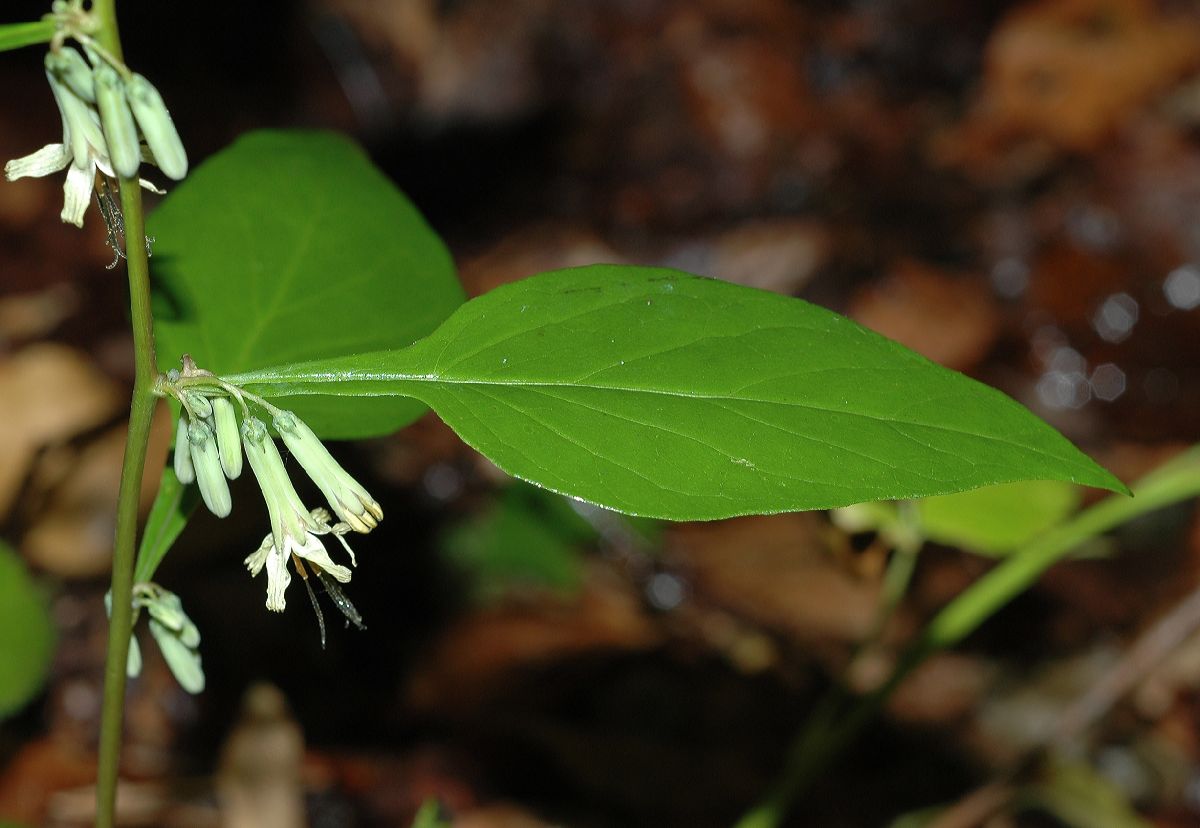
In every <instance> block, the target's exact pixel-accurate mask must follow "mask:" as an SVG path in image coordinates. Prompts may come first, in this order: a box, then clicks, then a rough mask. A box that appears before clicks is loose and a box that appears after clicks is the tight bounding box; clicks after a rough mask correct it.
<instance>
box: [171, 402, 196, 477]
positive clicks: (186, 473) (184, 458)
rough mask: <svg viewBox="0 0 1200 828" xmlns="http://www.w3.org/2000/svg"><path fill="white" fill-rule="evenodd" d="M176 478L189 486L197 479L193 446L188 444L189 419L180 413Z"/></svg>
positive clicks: (176, 437) (176, 439)
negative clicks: (193, 461) (193, 462)
mask: <svg viewBox="0 0 1200 828" xmlns="http://www.w3.org/2000/svg"><path fill="white" fill-rule="evenodd" d="M175 476H176V477H177V478H179V482H180V483H183V484H184V485H187V484H188V483H191V482H193V481H194V480H195V479H196V467H195V466H193V465H192V450H191V444H190V443H189V442H188V418H187V415H186V414H184V413H183V412H182V411H181V412H179V425H178V427H177V428H176V429H175Z"/></svg>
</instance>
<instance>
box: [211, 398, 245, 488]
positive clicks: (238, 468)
mask: <svg viewBox="0 0 1200 828" xmlns="http://www.w3.org/2000/svg"><path fill="white" fill-rule="evenodd" d="M212 412H213V413H212V416H213V430H214V431H216V433H217V453H218V454H220V455H221V468H223V469H224V470H225V476H226V477H228V478H229V479H230V480H236V479H237V478H238V475H240V474H241V473H242V440H241V437H240V436H239V435H238V424H237V415H236V414H235V413H234V410H233V403H231V402H230V401H229V400H228V399H227V398H225V397H214V398H213V400H212Z"/></svg>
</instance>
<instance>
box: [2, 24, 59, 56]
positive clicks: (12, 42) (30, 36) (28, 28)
mask: <svg viewBox="0 0 1200 828" xmlns="http://www.w3.org/2000/svg"><path fill="white" fill-rule="evenodd" d="M54 28H55V26H54V21H53V20H36V21H34V22H32V23H7V24H5V25H3V26H0V52H7V51H9V50H10V49H20V48H21V47H22V46H33V45H35V44H37V43H49V42H50V39H51V38H52V37H54Z"/></svg>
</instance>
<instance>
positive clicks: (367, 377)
mask: <svg viewBox="0 0 1200 828" xmlns="http://www.w3.org/2000/svg"><path fill="white" fill-rule="evenodd" d="M227 380H228V381H229V382H232V383H234V384H236V385H251V386H264V385H265V386H284V388H285V389H286V387H287V386H289V385H297V386H299V385H301V384H302V383H310V384H314V385H315V384H321V385H324V384H336V383H340V382H367V383H372V382H380V383H384V382H388V383H412V384H414V385H417V386H418V387H420V386H422V385H427V386H430V387H436V386H438V385H445V386H454V385H462V386H501V387H509V388H515V389H522V388H529V389H539V388H568V389H583V390H592V391H616V392H623V393H627V394H651V395H658V396H666V397H676V398H684V399H698V400H708V401H712V402H729V403H734V402H737V403H763V404H767V405H781V406H786V407H789V408H801V409H805V410H808V411H813V412H818V413H823V414H841V415H845V416H848V417H858V418H861V419H865V420H869V421H871V422H874V423H882V424H887V425H898V426H916V427H919V428H928V429H932V430H935V431H941V432H945V433H947V434H957V435H960V436H963V437H972V438H976V439H980V440H986V441H990V442H994V443H999V444H1001V445H1008V446H1016V447H1018V448H1021V449H1024V450H1026V451H1030V452H1033V453H1034V454H1037V455H1040V456H1042V457H1045V458H1047V459H1051V460H1055V461H1057V462H1071V461H1070V458H1068V457H1064V456H1061V455H1057V454H1051V453H1049V452H1047V451H1046V450H1044V449H1041V448H1038V447H1037V446H1031V445H1028V444H1025V443H1021V442H1017V441H1015V440H1012V439H1008V438H1004V437H998V436H993V435H988V434H981V433H979V432H975V431H965V430H963V429H958V428H952V427H950V426H947V425H944V424H940V423H927V422H920V421H916V420H904V419H891V418H888V417H882V416H879V415H876V414H868V413H865V412H861V411H851V410H848V409H840V408H826V407H824V406H819V405H813V404H812V403H806V402H799V401H787V400H771V399H763V398H759V397H731V396H728V395H722V394H709V393H703V392H693V393H688V392H685V391H677V390H672V389H664V388H644V387H638V388H635V387H629V386H621V385H597V384H593V383H576V382H547V381H528V380H520V381H512V380H485V379H479V378H463V379H459V378H455V377H446V376H438V375H434V374H407V373H395V372H389V373H386V374H384V373H375V372H367V373H358V372H348V373H327V374H326V373H319V374H311V375H308V376H305V375H296V376H292V377H289V378H286V379H283V378H280V379H275V380H272V379H271V378H270V377H269V375H267V376H263V375H258V376H256V375H255V374H254V373H250V374H241V375H237V376H233V377H227ZM313 393H315V392H314V391H312V390H306V389H302V388H298V389H296V390H283V391H281V392H279V393H275V394H272V395H271V396H273V397H298V396H305V395H310V394H313ZM995 393H996V394H997V395H999V392H995ZM335 396H371V397H387V396H393V395H392V394H391V393H388V392H380V393H378V394H345V395H343V394H338V395H335ZM423 401H424V402H425V403H427V404H429V405H432V403H431V402H430V401H429V400H423ZM1071 465H1072V466H1076V465H1077V464H1075V463H1074V462H1071Z"/></svg>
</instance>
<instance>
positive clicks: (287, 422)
mask: <svg viewBox="0 0 1200 828" xmlns="http://www.w3.org/2000/svg"><path fill="white" fill-rule="evenodd" d="M274 422H275V428H276V429H277V430H278V431H279V436H281V437H282V438H283V442H284V443H285V444H286V445H287V447H288V449H290V450H291V452H292V454H293V455H294V456H295V458H296V461H297V462H298V463H299V464H300V466H301V467H302V468H303V469H304V470H305V471H306V472H308V476H309V477H311V478H312V479H313V482H314V483H316V484H317V488H319V489H320V490H321V493H322V494H324V495H325V498H326V499H327V500H328V501H329V505H330V507H331V508H332V509H333V513H334V514H335V515H337V517H338V520H341V521H343V522H344V523H346V524H348V525H349V526H350V528H351V529H353V530H354V531H355V532H370V531H371V530H372V529H374V528H375V527H376V526H378V525H379V521H380V520H381V519H382V518H383V509H382V508H380V506H379V504H378V503H377V502H376V501H375V499H374V498H373V497H371V495H369V494H368V493H367V490H366V489H364V488H363V487H362V485H360V484H359V482H358V481H357V480H355V479H354V478H353V477H351V476H350V475H349V474H347V473H346V470H345V469H343V468H342V467H341V465H339V464H338V462H337V461H336V460H334V459H333V455H331V454H330V453H329V450H328V449H326V448H325V445H324V444H323V443H322V442H321V441H320V439H318V438H317V435H316V434H314V433H313V431H312V429H310V428H309V427H308V426H307V425H305V424H304V422H303V421H302V420H300V418H299V417H297V416H296V415H294V414H292V413H291V412H289V411H284V412H282V413H280V414H279V415H278V416H276V417H275V420H274Z"/></svg>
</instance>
